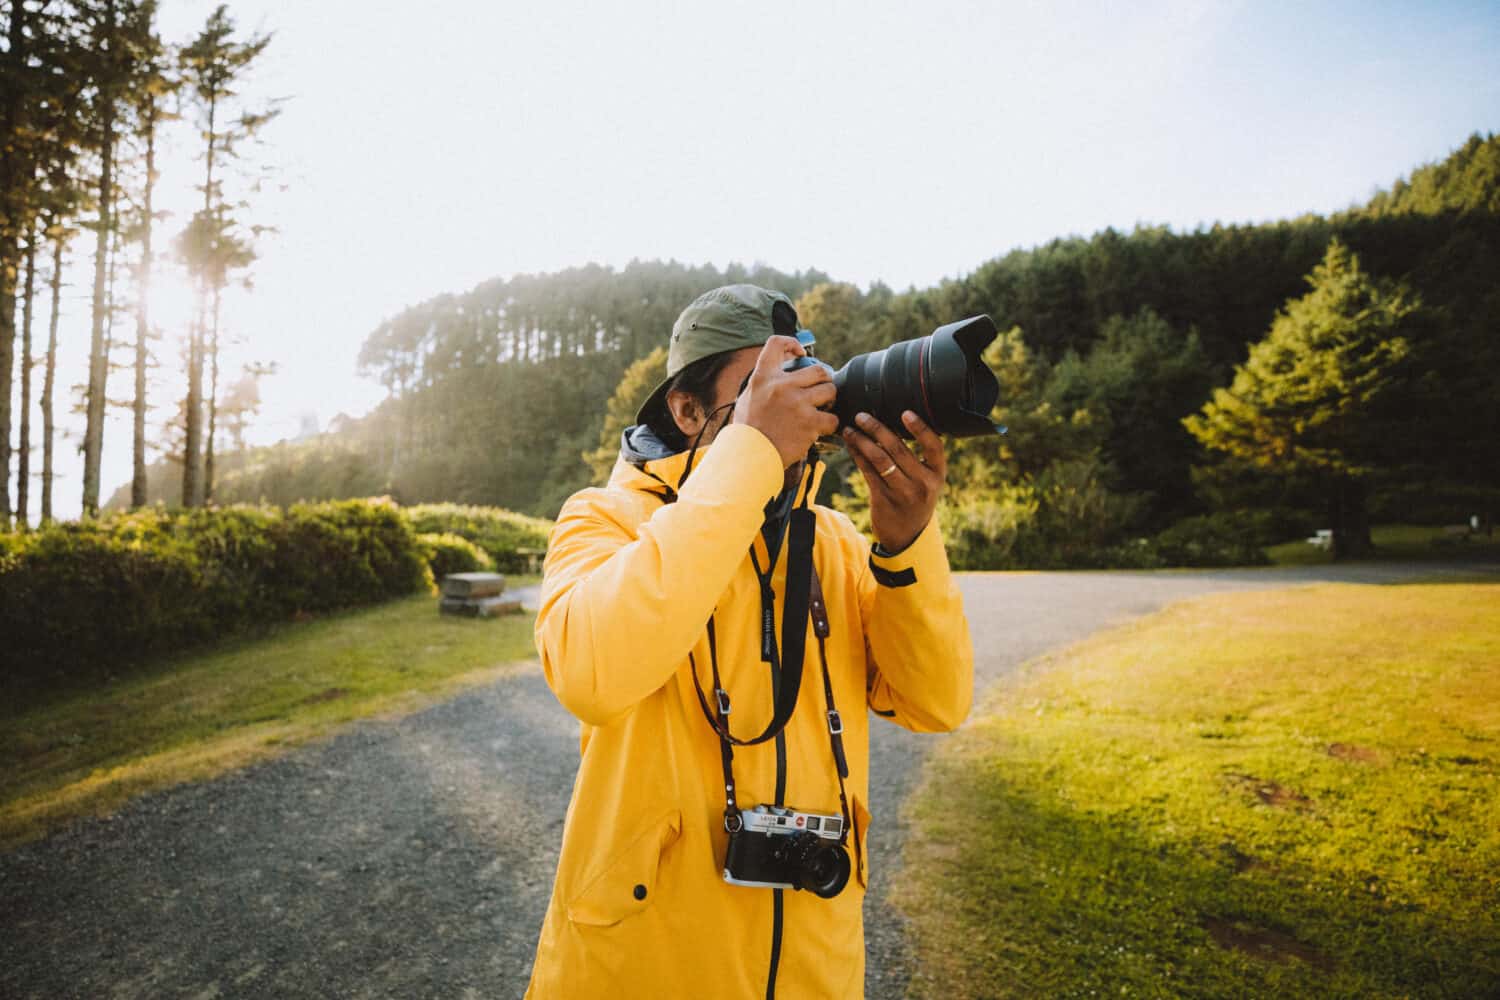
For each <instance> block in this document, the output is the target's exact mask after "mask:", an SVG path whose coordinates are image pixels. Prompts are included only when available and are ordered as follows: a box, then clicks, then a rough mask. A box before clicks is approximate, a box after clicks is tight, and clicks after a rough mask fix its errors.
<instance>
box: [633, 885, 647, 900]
mask: <svg viewBox="0 0 1500 1000" xmlns="http://www.w3.org/2000/svg"><path fill="white" fill-rule="evenodd" d="M634 891H635V898H636V899H645V898H646V887H645V886H643V885H637V886H636V887H635V890H634Z"/></svg>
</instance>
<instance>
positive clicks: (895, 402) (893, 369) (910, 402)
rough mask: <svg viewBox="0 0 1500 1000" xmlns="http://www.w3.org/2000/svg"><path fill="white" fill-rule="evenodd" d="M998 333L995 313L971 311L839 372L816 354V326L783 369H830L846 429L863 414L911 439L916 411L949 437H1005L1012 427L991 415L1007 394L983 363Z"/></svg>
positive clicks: (801, 337) (801, 336) (802, 336)
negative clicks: (908, 420) (906, 419)
mask: <svg viewBox="0 0 1500 1000" xmlns="http://www.w3.org/2000/svg"><path fill="white" fill-rule="evenodd" d="M998 333H999V331H998V329H997V328H996V327H995V321H994V320H992V319H990V318H989V317H988V316H985V315H979V316H971V317H969V318H968V319H963V320H959V321H958V322H957V323H949V324H948V325H946V326H940V327H938V328H937V329H936V330H934V331H932V333H931V334H929V335H928V336H926V337H917V338H916V339H914V340H903V341H901V342H899V343H896V344H892V345H891V346H889V347H886V348H883V349H882V350H879V351H871V352H870V353H868V354H859V355H856V356H855V357H853V358H850V359H849V363H848V364H846V365H844V367H842V368H840V369H838V370H837V371H835V370H834V369H833V366H832V365H829V364H827V363H826V362H823V361H820V360H818V359H817V358H814V357H812V345H813V343H814V342H815V338H814V336H813V333H812V331H811V330H798V331H797V333H796V337H797V340H798V342H799V343H801V344H802V346H803V348H804V349H805V350H807V351H808V355H807V356H806V357H801V358H793V359H792V360H790V361H788V362H787V363H786V364H785V365H783V366H782V367H783V368H784V369H785V370H786V371H797V370H798V369H801V368H810V367H812V366H813V365H818V366H820V367H822V368H826V369H827V370H828V373H829V374H830V375H831V376H833V386H834V388H835V389H836V390H837V392H838V396H837V398H836V399H835V400H834V403H833V406H832V407H831V409H832V411H833V412H834V413H835V414H837V415H838V418H839V429H840V430H842V429H843V428H845V427H852V426H854V415H855V414H856V413H859V412H860V411H864V412H865V413H868V414H870V415H871V416H873V417H874V418H875V419H876V420H879V421H880V422H881V423H883V424H885V425H886V426H887V427H889V428H890V429H891V430H893V431H895V432H896V433H897V434H899V435H901V436H902V437H904V438H910V437H911V433H910V432H909V431H908V430H907V429H906V425H905V423H903V422H902V420H901V413H902V411H904V410H911V411H912V412H913V413H915V414H916V415H917V416H919V417H921V418H922V419H923V420H924V421H926V423H927V426H928V427H931V428H932V429H933V430H935V431H937V432H938V433H939V434H944V435H947V436H949V437H977V436H980V435H986V434H994V433H995V432H997V431H998V432H1000V433H1002V434H1003V433H1005V429H1004V428H1002V427H997V426H996V425H995V424H994V423H993V422H992V421H991V420H990V411H991V410H993V409H994V408H995V404H996V403H997V402H999V399H1000V382H999V380H998V379H996V378H995V373H994V372H992V371H990V369H989V367H988V366H987V365H986V364H985V363H984V349H985V348H986V347H988V346H989V344H990V342H991V341H992V340H994V339H995V337H996V335H997V334H998Z"/></svg>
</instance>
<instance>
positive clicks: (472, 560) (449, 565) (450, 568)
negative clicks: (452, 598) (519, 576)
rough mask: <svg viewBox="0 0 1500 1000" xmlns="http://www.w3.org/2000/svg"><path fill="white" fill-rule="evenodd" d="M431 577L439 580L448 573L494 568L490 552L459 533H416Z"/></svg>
mask: <svg viewBox="0 0 1500 1000" xmlns="http://www.w3.org/2000/svg"><path fill="white" fill-rule="evenodd" d="M417 538H418V539H419V540H420V541H421V543H422V549H423V552H424V553H425V554H426V556H427V565H428V567H429V568H431V570H432V578H433V579H434V580H438V581H441V580H442V579H443V577H445V576H447V575H448V574H449V573H474V572H479V571H488V570H492V569H494V568H495V560H493V559H491V558H490V554H489V553H488V552H486V551H484V549H481V548H480V547H479V546H477V545H475V544H474V543H473V542H471V541H469V540H468V539H467V538H464V537H462V536H460V535H453V534H448V533H444V534H441V535H418V536H417Z"/></svg>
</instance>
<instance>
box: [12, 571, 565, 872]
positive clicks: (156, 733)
mask: <svg viewBox="0 0 1500 1000" xmlns="http://www.w3.org/2000/svg"><path fill="white" fill-rule="evenodd" d="M513 582H514V583H516V584H518V585H519V584H524V583H527V582H534V581H528V580H524V579H523V580H517V581H513ZM532 620H533V619H532V616H531V615H514V616H510V617H504V618H496V619H489V620H476V619H468V618H453V617H447V616H440V615H439V614H438V612H437V599H436V598H435V597H430V596H425V595H424V596H419V597H411V598H406V599H403V600H398V601H393V602H391V603H389V604H384V605H381V606H379V607H375V608H368V609H362V610H358V611H350V612H345V613H341V614H337V615H332V616H329V617H327V618H324V619H320V620H317V621H312V622H305V623H298V624H289V625H285V626H280V627H278V628H276V629H274V630H273V631H272V632H271V633H270V634H269V635H266V636H262V637H257V638H248V639H238V640H232V641H229V642H226V643H225V644H223V645H222V646H220V647H217V648H214V649H210V650H207V651H203V652H198V653H194V654H191V655H186V656H181V657H174V658H171V659H168V660H164V661H163V662H161V663H158V664H155V665H153V666H152V667H150V668H149V669H147V670H145V671H140V672H136V673H133V674H131V675H130V676H129V677H126V678H122V679H120V680H117V681H113V682H109V683H105V684H101V685H99V686H97V687H95V688H93V689H92V690H89V691H86V692H80V693H75V694H71V695H69V696H67V697H65V698H62V699H58V700H54V701H52V702H50V703H48V704H45V705H40V706H35V707H32V708H30V709H26V708H20V709H17V708H5V709H3V710H0V847H7V846H12V845H14V844H16V843H20V842H23V841H25V840H29V839H32V838H34V837H37V836H39V835H41V834H43V833H45V832H46V831H47V830H49V829H52V828H54V827H55V826H56V825H57V824H59V823H61V822H63V821H65V820H67V819H70V818H73V817H75V816H79V815H85V814H95V813H103V812H108V811H110V810H112V809H114V808H117V807H118V806H119V805H120V804H121V803H123V802H124V801H125V800H126V799H128V798H129V797H130V796H132V795H135V794H137V793H139V792H142V791H145V790H147V789H151V788H160V787H163V786H166V785H170V784H175V783H177V782H180V781H185V780H189V779H196V778H202V777H207V776H209V775H213V774H217V773H219V772H221V771H224V770H226V769H228V768H231V767H236V766H240V765H242V764H245V763H247V762H249V761H252V760H255V759H258V758H261V757H265V756H268V755H270V754H273V753H276V752H278V751H279V749H281V748H284V747H286V746H289V745H295V744H297V743H302V742H305V741H307V740H310V739H314V738H317V737H319V736H322V735H324V734H326V733H328V732H329V731H330V730H332V729H333V728H334V727H337V726H338V725H340V724H341V723H345V722H348V721H350V720H352V719H358V718H362V717H366V716H370V715H378V714H400V713H404V712H408V711H411V710H414V709H416V708H420V707H422V706H424V705H427V704H430V703H432V702H433V701H436V700H438V699H439V698H442V697H444V696H447V695H451V694H453V693H455V692H457V691H459V690H461V689H463V688H466V687H471V686H474V685H478V684H483V683H486V682H488V681H491V680H494V679H495V678H497V677H499V676H501V675H503V674H504V673H506V672H508V671H511V670H514V669H516V668H517V667H516V665H517V663H518V662H519V661H526V660H529V659H530V658H532V657H534V656H535V649H534V647H533V645H532V635H531V627H532Z"/></svg>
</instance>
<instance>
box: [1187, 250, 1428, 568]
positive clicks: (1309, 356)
mask: <svg viewBox="0 0 1500 1000" xmlns="http://www.w3.org/2000/svg"><path fill="white" fill-rule="evenodd" d="M1307 282H1308V284H1309V285H1310V286H1311V290H1310V291H1309V292H1308V293H1307V294H1306V295H1303V296H1302V297H1301V298H1298V299H1295V300H1293V301H1290V302H1288V303H1287V304H1286V306H1285V308H1284V309H1283V310H1282V311H1281V312H1280V313H1279V314H1278V315H1277V317H1276V319H1275V321H1274V322H1273V323H1272V324H1271V329H1270V332H1269V333H1268V334H1267V335H1266V337H1265V339H1264V340H1261V341H1260V342H1258V343H1256V344H1255V345H1253V346H1252V347H1251V348H1250V356H1249V358H1248V359H1247V360H1246V361H1245V363H1244V364H1242V365H1240V366H1238V367H1237V368H1236V369H1235V373H1234V380H1233V382H1232V383H1231V384H1230V386H1229V387H1228V388H1227V389H1222V388H1221V389H1216V390H1214V393H1213V398H1212V399H1211V400H1210V401H1209V402H1208V403H1206V404H1205V405H1204V407H1203V409H1202V411H1201V412H1200V413H1198V414H1196V415H1194V416H1191V417H1188V418H1186V419H1185V420H1184V421H1183V423H1184V425H1185V426H1186V427H1187V429H1188V430H1189V431H1190V432H1191V433H1192V434H1193V436H1194V437H1196V438H1197V439H1198V441H1199V442H1200V443H1201V444H1203V445H1204V446H1206V447H1208V448H1210V449H1212V450H1214V451H1218V452H1222V453H1223V454H1225V455H1227V456H1229V457H1230V459H1232V460H1235V461H1238V462H1242V463H1246V464H1248V465H1250V466H1253V467H1255V468H1258V469H1261V470H1264V471H1267V472H1285V473H1307V474H1311V475H1314V476H1315V477H1317V479H1318V481H1319V482H1320V483H1321V484H1322V486H1321V490H1322V492H1323V494H1324V497H1325V499H1326V505H1327V513H1328V520H1329V524H1330V527H1331V529H1332V531H1333V552H1334V555H1335V557H1339V556H1347V555H1352V554H1356V553H1359V552H1361V551H1364V550H1368V549H1369V548H1370V547H1371V543H1370V531H1369V521H1368V517H1367V515H1366V513H1365V493H1366V490H1367V486H1368V479H1369V477H1370V475H1371V474H1372V473H1373V472H1375V471H1376V470H1377V469H1378V467H1379V463H1380V456H1379V448H1380V440H1381V437H1382V434H1381V428H1380V421H1379V418H1378V416H1377V412H1378V411H1377V407H1379V406H1380V405H1381V404H1383V403H1384V402H1385V399H1384V397H1385V396H1386V395H1387V394H1388V393H1391V392H1392V391H1395V390H1397V389H1398V387H1399V383H1398V374H1399V363H1400V362H1401V361H1402V359H1403V358H1405V357H1406V356H1407V354H1408V352H1409V347H1408V344H1407V341H1406V339H1405V337H1403V336H1402V327H1403V321H1404V320H1405V319H1406V317H1407V316H1409V315H1410V314H1411V313H1412V312H1414V311H1415V310H1416V308H1417V304H1416V302H1415V300H1414V298H1413V296H1412V295H1411V293H1410V291H1409V290H1407V289H1406V288H1405V287H1404V286H1402V285H1397V284H1394V283H1391V282H1387V281H1377V280H1375V279H1372V278H1370V277H1369V276H1368V275H1366V274H1365V273H1364V272H1363V271H1362V270H1361V269H1360V265H1359V258H1358V257H1356V256H1355V255H1354V254H1353V253H1352V252H1351V251H1350V250H1349V249H1348V247H1346V246H1345V245H1344V244H1343V243H1341V242H1340V241H1339V240H1337V239H1335V240H1333V241H1332V242H1331V243H1329V245H1328V250H1327V253H1326V254H1325V255H1324V257H1323V260H1322V262H1321V263H1320V264H1318V266H1317V267H1315V268H1314V269H1313V271H1312V273H1311V274H1310V275H1308V277H1307Z"/></svg>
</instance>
